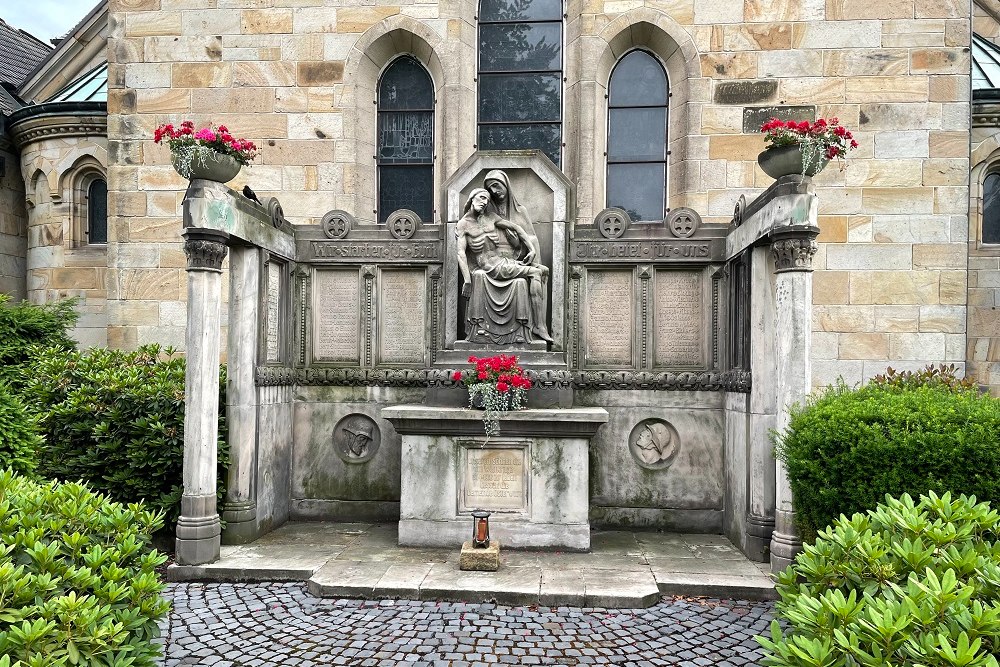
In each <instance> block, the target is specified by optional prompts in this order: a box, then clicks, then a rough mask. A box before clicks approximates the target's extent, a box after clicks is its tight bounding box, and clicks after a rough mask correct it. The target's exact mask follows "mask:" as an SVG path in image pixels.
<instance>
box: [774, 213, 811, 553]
mask: <svg viewBox="0 0 1000 667" xmlns="http://www.w3.org/2000/svg"><path fill="white" fill-rule="evenodd" d="M818 233H819V229H818V228H816V227H812V226H810V227H806V228H798V229H795V230H789V231H788V232H784V233H781V234H780V235H779V234H775V235H773V236H772V239H771V254H772V255H773V256H774V261H775V269H774V273H775V286H774V292H775V311H776V312H775V334H776V335H775V350H774V351H775V359H776V360H777V367H776V369H775V370H776V380H777V381H776V383H775V394H776V396H775V398H776V399H777V401H776V403H777V418H776V420H775V428H776V430H777V431H778V432H779V433H781V432H783V431H784V430H785V428H786V427H787V426H788V422H789V414H788V408H789V407H790V406H792V405H793V404H795V403H800V402H802V401H803V400H804V399H805V398H806V396H807V395H808V394H809V390H810V387H811V381H812V380H811V377H810V368H809V354H810V348H811V340H812V257H813V255H814V254H815V253H816V236H817V235H818ZM776 466H777V469H776V480H775V496H776V498H775V505H776V509H775V517H774V532H773V533H772V535H771V571H772V572H778V571H780V570H783V569H785V568H786V567H788V565H789V564H791V562H792V560H793V559H794V558H795V555H796V554H797V553H798V552H799V551H801V550H802V540H801V539H800V538H799V535H798V531H797V530H796V528H795V509H794V507H793V506H792V491H791V487H789V484H788V475H787V474H786V471H785V466H784V465H783V464H782V463H781V461H778V462H777V464H776Z"/></svg>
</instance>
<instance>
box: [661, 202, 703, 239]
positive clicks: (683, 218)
mask: <svg viewBox="0 0 1000 667" xmlns="http://www.w3.org/2000/svg"><path fill="white" fill-rule="evenodd" d="M699 225H701V216H700V215H698V212H697V211H695V210H694V209H691V208H687V207H684V206H682V207H681V208H675V209H674V210H672V211H671V212H670V215H668V216H667V229H669V230H670V233H671V234H673V235H674V236H676V237H677V238H679V239H686V238H690V237H691V236H694V233H695V232H696V231H698V227H699Z"/></svg>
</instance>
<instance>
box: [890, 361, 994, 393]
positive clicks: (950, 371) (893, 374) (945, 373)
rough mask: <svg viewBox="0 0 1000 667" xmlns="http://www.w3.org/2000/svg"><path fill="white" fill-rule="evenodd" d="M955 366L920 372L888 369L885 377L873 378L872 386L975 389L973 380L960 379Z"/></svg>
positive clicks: (948, 365)
mask: <svg viewBox="0 0 1000 667" xmlns="http://www.w3.org/2000/svg"><path fill="white" fill-rule="evenodd" d="M957 372H958V367H957V366H955V364H941V365H940V366H934V365H930V366H927V367H926V368H924V369H923V370H920V371H896V370H894V369H893V368H891V367H890V368H888V369H887V370H886V372H885V374H884V375H876V376H875V377H874V378H872V384H874V385H879V386H887V387H896V388H897V389H915V388H917V387H941V388H944V389H950V390H952V391H964V390H968V389H975V388H976V383H975V381H974V380H973V379H972V378H969V377H959V376H958V375H957Z"/></svg>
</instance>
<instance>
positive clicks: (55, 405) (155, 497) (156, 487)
mask: <svg viewBox="0 0 1000 667" xmlns="http://www.w3.org/2000/svg"><path fill="white" fill-rule="evenodd" d="M184 368H185V360H184V358H183V357H180V356H176V355H174V354H173V351H172V350H169V349H167V350H161V348H160V347H159V346H158V345H146V346H143V347H140V348H139V349H138V350H135V351H133V352H126V351H122V350H108V349H104V348H93V349H90V350H87V351H83V352H78V351H72V352H63V353H58V354H47V355H43V356H41V357H39V359H38V360H37V361H36V363H35V366H34V368H33V373H32V376H31V378H30V379H29V381H28V383H27V385H26V387H25V396H26V401H31V403H32V404H34V405H35V406H37V409H38V410H40V414H39V426H40V428H41V430H42V434H43V435H44V437H45V444H44V446H43V447H42V450H41V455H40V457H39V459H40V460H39V472H40V473H41V474H42V475H44V476H46V477H52V478H56V479H64V480H78V479H82V480H85V481H86V482H87V483H88V484H89V485H90V486H91V487H92V488H93V489H94V490H95V491H98V492H101V493H106V494H108V496H109V497H111V498H114V499H115V500H118V501H122V502H138V501H144V502H145V503H146V504H147V505H149V506H150V507H153V508H155V509H158V510H162V511H163V512H164V513H165V514H166V516H167V518H168V520H169V522H170V524H172V523H173V522H174V521H176V518H177V516H178V514H179V512H180V497H181V494H182V492H183V483H182V465H183V457H184ZM219 386H220V399H219V405H220V406H224V405H225V396H224V395H223V394H222V392H223V391H224V388H225V381H224V379H223V381H220V383H219ZM222 416H224V415H222ZM221 425H222V428H220V439H219V473H220V474H219V477H220V479H224V478H225V473H224V471H225V466H226V465H227V464H228V451H229V450H228V447H227V446H226V443H225V429H224V423H222V424H221ZM222 492H223V489H222V485H221V482H220V489H219V493H220V494H221V493H222Z"/></svg>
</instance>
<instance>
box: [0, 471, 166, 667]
mask: <svg viewBox="0 0 1000 667" xmlns="http://www.w3.org/2000/svg"><path fill="white" fill-rule="evenodd" d="M162 522H163V519H162V515H161V514H159V513H152V512H149V511H146V510H145V509H143V507H142V506H141V505H137V504H133V505H129V506H128V507H124V506H122V505H121V504H119V503H114V502H110V501H108V500H107V499H106V498H104V497H103V496H101V495H96V494H94V493H93V492H91V491H90V490H89V489H88V488H87V487H86V486H83V485H81V484H59V483H57V482H49V483H46V484H39V483H36V482H33V481H31V480H28V479H26V478H23V477H21V476H18V475H15V474H14V473H13V472H11V471H10V470H6V471H0V656H3V657H2V658H0V665H3V664H7V663H9V664H10V665H11V667H17V666H19V665H20V666H22V667H42V666H43V665H44V667H60V666H62V665H84V666H88V667H89V666H94V667H97V666H99V665H100V666H105V665H107V666H112V665H113V666H114V667H144V666H151V665H154V664H155V658H156V657H157V656H158V655H159V653H160V651H159V647H158V646H157V645H156V644H154V643H153V641H152V640H153V639H155V638H156V637H157V636H158V635H159V631H158V628H157V621H159V620H160V619H162V618H163V617H164V616H166V614H167V612H168V611H169V608H170V606H169V603H167V601H166V600H164V599H163V598H162V597H161V596H160V592H161V591H162V590H163V584H162V583H161V582H160V580H159V578H158V576H157V574H156V567H157V566H159V565H161V564H163V562H164V561H165V560H166V557H165V556H163V555H161V554H158V553H157V552H156V551H153V550H151V549H150V548H149V543H150V535H151V533H152V532H153V531H155V530H157V529H158V528H159V527H160V526H161V525H162ZM4 660H6V661H7V662H6V663H5V662H4Z"/></svg>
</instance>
